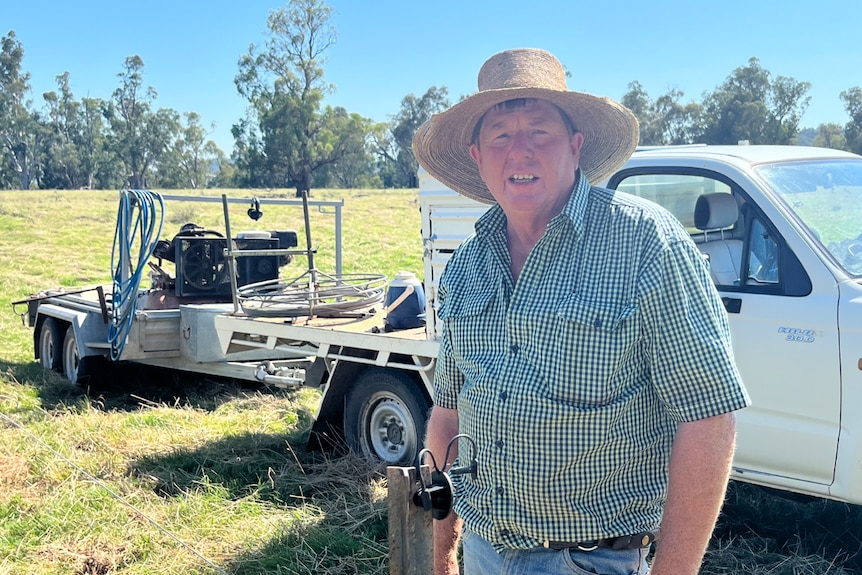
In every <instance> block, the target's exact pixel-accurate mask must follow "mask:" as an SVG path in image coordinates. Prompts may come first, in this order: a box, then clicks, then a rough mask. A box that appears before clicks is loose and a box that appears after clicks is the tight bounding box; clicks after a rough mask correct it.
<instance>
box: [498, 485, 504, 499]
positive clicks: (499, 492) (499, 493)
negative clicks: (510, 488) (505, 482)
mask: <svg viewBox="0 0 862 575" xmlns="http://www.w3.org/2000/svg"><path fill="white" fill-rule="evenodd" d="M504 491H505V490H504V489H503V488H502V487H498V488H497V495H499V496H500V497H502V496H503V492H504Z"/></svg>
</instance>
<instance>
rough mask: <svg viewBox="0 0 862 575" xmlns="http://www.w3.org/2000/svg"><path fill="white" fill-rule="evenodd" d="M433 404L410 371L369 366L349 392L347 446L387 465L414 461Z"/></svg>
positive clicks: (345, 421) (346, 428) (411, 463)
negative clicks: (405, 372) (409, 374)
mask: <svg viewBox="0 0 862 575" xmlns="http://www.w3.org/2000/svg"><path fill="white" fill-rule="evenodd" d="M430 407H431V406H430V405H429V403H428V401H427V400H426V399H425V396H424V394H423V393H422V391H421V389H420V388H419V387H418V384H417V383H416V382H415V381H413V380H412V379H410V377H409V376H407V375H406V374H404V373H401V372H397V371H393V370H386V369H368V370H366V371H365V372H363V373H362V375H360V376H359V378H358V379H357V380H356V382H355V383H354V384H353V387H352V388H351V390H350V393H348V395H347V402H346V405H345V413H344V435H345V439H346V440H347V446H348V447H349V448H350V449H351V450H353V451H354V452H355V453H359V454H362V455H365V456H369V457H373V458H375V459H378V460H380V461H382V462H384V463H386V464H387V465H413V464H415V462H416V459H417V458H418V456H419V451H420V449H421V446H422V442H423V440H424V437H425V427H426V417H427V414H428V410H429V409H430Z"/></svg>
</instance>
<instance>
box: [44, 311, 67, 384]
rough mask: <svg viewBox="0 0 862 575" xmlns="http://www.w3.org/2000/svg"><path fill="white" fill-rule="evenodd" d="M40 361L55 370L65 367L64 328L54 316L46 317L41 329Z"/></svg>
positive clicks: (46, 367)
mask: <svg viewBox="0 0 862 575" xmlns="http://www.w3.org/2000/svg"><path fill="white" fill-rule="evenodd" d="M39 363H40V364H42V367H43V368H45V369H50V370H53V371H60V370H61V369H62V368H63V328H62V326H61V325H60V323H59V322H58V321H57V320H56V319H54V318H52V317H46V318H45V321H43V322H42V327H41V328H40V330H39Z"/></svg>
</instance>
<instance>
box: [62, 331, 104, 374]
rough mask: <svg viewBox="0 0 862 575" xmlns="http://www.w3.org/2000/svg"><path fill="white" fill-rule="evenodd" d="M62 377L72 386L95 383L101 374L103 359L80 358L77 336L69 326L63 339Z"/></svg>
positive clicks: (100, 357)
mask: <svg viewBox="0 0 862 575" xmlns="http://www.w3.org/2000/svg"><path fill="white" fill-rule="evenodd" d="M62 359H63V375H64V376H65V378H66V379H68V380H69V381H70V382H72V383H74V384H76V385H77V384H81V383H95V382H96V380H97V379H98V378H99V376H100V374H101V369H102V368H103V364H104V363H105V358H104V357H102V356H100V355H94V356H86V357H81V355H80V353H78V336H77V335H75V328H74V327H72V326H71V325H70V326H69V328H68V329H67V330H66V336H65V337H64V338H63V358H62Z"/></svg>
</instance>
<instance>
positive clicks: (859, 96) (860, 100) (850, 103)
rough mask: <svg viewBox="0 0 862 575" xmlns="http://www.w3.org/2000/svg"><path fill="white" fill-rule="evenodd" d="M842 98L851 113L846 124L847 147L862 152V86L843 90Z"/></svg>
mask: <svg viewBox="0 0 862 575" xmlns="http://www.w3.org/2000/svg"><path fill="white" fill-rule="evenodd" d="M841 100H842V101H843V102H844V109H845V110H847V114H849V115H850V121H849V122H847V124H846V125H845V126H844V137H845V139H846V142H847V149H848V150H850V151H851V152H854V153H856V154H862V88H860V87H858V86H856V87H853V88H850V89H849V90H845V91H843V92H841Z"/></svg>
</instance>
